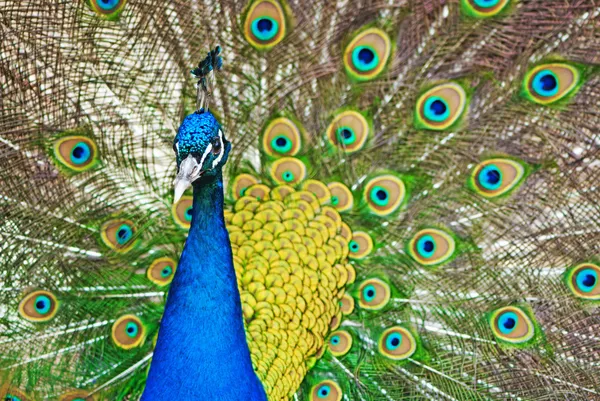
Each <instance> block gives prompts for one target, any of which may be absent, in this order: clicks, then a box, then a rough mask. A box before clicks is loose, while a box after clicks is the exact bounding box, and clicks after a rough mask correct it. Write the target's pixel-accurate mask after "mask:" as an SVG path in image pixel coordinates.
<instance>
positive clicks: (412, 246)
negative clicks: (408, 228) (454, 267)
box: [408, 228, 456, 266]
mask: <svg viewBox="0 0 600 401" xmlns="http://www.w3.org/2000/svg"><path fill="white" fill-rule="evenodd" d="M455 248H456V244H455V241H454V238H452V236H451V235H449V234H448V233H446V232H444V231H442V230H438V229H434V228H428V229H424V230H421V231H419V232H418V233H417V234H416V235H415V236H414V237H413V238H412V239H411V240H410V242H409V244H408V253H409V255H410V256H411V257H412V258H413V259H414V260H415V261H416V262H417V263H419V264H421V265H423V266H433V265H440V264H442V263H445V262H447V261H449V260H450V259H451V258H452V257H453V255H454V251H455Z"/></svg>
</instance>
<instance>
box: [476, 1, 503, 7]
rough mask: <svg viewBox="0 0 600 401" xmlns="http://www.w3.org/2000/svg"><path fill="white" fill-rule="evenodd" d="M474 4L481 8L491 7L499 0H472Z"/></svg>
mask: <svg viewBox="0 0 600 401" xmlns="http://www.w3.org/2000/svg"><path fill="white" fill-rule="evenodd" d="M473 2H474V3H475V5H476V6H478V7H481V8H491V7H494V6H496V5H497V4H498V3H500V0H474V1H473Z"/></svg>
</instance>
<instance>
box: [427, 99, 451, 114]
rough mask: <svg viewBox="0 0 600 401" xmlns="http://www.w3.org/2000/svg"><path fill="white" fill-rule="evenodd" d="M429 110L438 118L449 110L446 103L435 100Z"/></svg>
mask: <svg viewBox="0 0 600 401" xmlns="http://www.w3.org/2000/svg"><path fill="white" fill-rule="evenodd" d="M429 108H430V110H431V111H432V112H433V114H435V115H436V116H441V115H443V114H444V113H445V112H446V109H447V107H446V105H445V104H444V102H442V101H441V100H439V99H437V100H434V101H433V102H431V106H430V107H429Z"/></svg>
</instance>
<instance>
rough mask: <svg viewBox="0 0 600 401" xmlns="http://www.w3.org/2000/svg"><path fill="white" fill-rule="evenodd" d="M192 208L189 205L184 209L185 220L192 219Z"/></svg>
mask: <svg viewBox="0 0 600 401" xmlns="http://www.w3.org/2000/svg"><path fill="white" fill-rule="evenodd" d="M192 209H193V207H192V206H190V207H188V208H187V209H185V219H186V220H187V221H192Z"/></svg>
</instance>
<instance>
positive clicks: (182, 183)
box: [173, 177, 192, 203]
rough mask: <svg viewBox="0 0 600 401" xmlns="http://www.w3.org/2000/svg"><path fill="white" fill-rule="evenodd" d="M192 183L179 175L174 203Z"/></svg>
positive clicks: (176, 181) (176, 180)
mask: <svg viewBox="0 0 600 401" xmlns="http://www.w3.org/2000/svg"><path fill="white" fill-rule="evenodd" d="M191 185H192V183H191V182H189V181H188V180H186V179H185V178H179V177H177V178H176V179H175V196H174V197H173V203H177V202H179V199H181V197H182V196H183V193H184V192H185V190H186V189H188V188H189V187H190V186H191Z"/></svg>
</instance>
